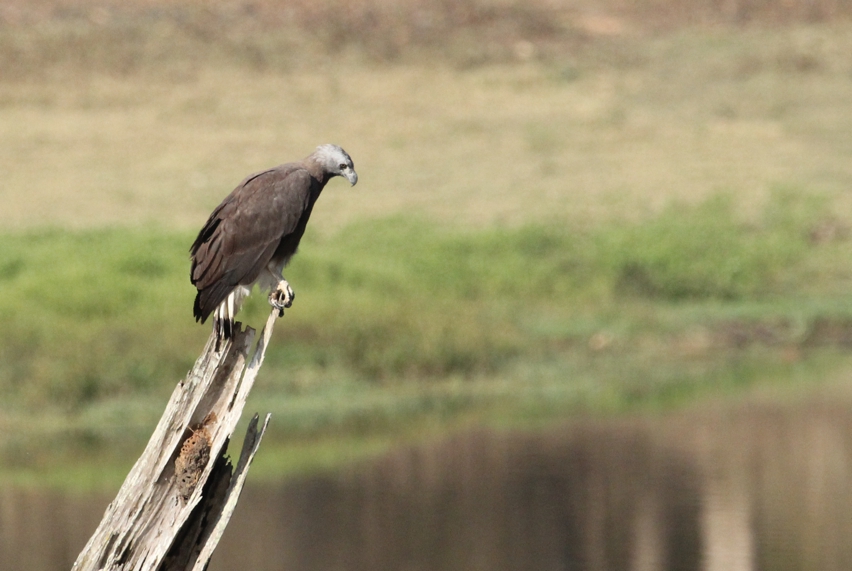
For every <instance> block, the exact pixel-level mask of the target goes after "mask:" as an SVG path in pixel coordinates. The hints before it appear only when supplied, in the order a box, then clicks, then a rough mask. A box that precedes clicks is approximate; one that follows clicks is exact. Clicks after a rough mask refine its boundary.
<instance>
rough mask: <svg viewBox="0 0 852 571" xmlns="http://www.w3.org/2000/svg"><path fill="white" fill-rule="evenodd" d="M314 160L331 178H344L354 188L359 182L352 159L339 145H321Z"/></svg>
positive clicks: (315, 152)
mask: <svg viewBox="0 0 852 571" xmlns="http://www.w3.org/2000/svg"><path fill="white" fill-rule="evenodd" d="M314 158H315V160H316V161H317V162H318V163H319V164H320V165H322V167H323V169H324V170H325V172H327V173H328V174H329V176H342V177H344V178H345V179H346V180H348V181H349V184H351V185H352V186H355V183H356V182H358V173H356V172H355V165H354V164H353V163H352V157H350V156H349V154H348V153H347V152H346V151H344V150H343V149H341V148H340V147H338V146H337V145H320V146H319V147H317V150H316V151H314Z"/></svg>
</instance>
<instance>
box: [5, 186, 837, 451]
mask: <svg viewBox="0 0 852 571" xmlns="http://www.w3.org/2000/svg"><path fill="white" fill-rule="evenodd" d="M821 220H822V218H821V217H820V216H819V210H818V209H816V208H813V207H809V208H804V207H802V205H798V204H797V203H796V202H795V201H793V200H791V199H790V198H789V197H787V198H777V199H776V200H774V201H773V202H771V203H770V205H769V207H767V208H766V209H765V212H764V214H763V215H762V216H761V217H758V219H757V220H754V219H752V220H749V221H742V220H738V219H737V217H736V216H735V214H734V213H733V212H732V209H731V206H730V204H729V202H727V201H726V200H722V199H714V200H711V201H709V202H707V203H705V204H700V205H698V206H694V207H685V206H684V207H680V208H672V209H669V210H668V211H666V212H664V213H663V214H661V215H660V216H658V217H656V218H654V219H651V220H649V221H646V222H644V223H639V224H635V225H627V226H624V225H614V226H602V227H599V228H598V229H596V230H594V231H584V232H577V231H572V230H570V229H567V228H564V227H557V226H526V227H521V228H516V229H502V230H500V229H487V230H476V231H457V230H456V231H454V230H447V229H439V228H438V227H436V226H434V225H431V224H429V223H427V222H425V221H423V220H419V221H412V220H403V219H399V218H396V219H389V220H384V221H374V222H370V223H367V222H364V223H361V224H356V225H353V226H351V227H349V228H347V229H346V230H344V231H342V232H340V233H339V234H337V235H336V236H333V237H325V238H317V237H316V236H315V235H311V237H310V238H308V239H307V242H306V243H305V245H304V247H303V250H305V253H304V254H303V255H301V256H299V257H298V258H297V259H296V261H295V262H294V263H293V265H292V267H291V268H290V270H289V272H288V274H287V275H288V278H289V279H290V280H291V281H292V283H293V284H294V285H295V287H296V289H297V290H298V292H299V297H298V302H297V304H296V307H294V308H293V309H291V310H290V311H289V312H288V313H287V315H286V317H285V320H284V323H283V324H282V327H279V329H278V331H277V332H276V334H277V335H278V337H279V338H278V339H277V340H276V341H275V342H274V343H273V347H272V353H271V354H270V356H269V359H268V362H267V365H266V367H265V369H264V374H263V375H262V376H263V377H265V379H264V380H263V382H262V383H261V385H260V386H259V387H258V392H259V393H260V394H261V395H262V397H261V398H262V399H263V401H264V403H263V405H260V404H259V405H258V406H264V407H268V406H271V407H272V408H275V409H278V410H281V411H282V412H286V414H285V415H282V417H279V418H278V419H277V422H278V424H279V426H281V427H286V428H287V430H288V431H289V432H291V433H293V432H295V433H302V434H306V435H307V434H320V433H326V434H328V433H335V432H337V431H340V430H343V431H345V432H347V433H355V434H365V433H369V432H373V431H375V430H379V431H384V430H388V429H393V427H396V426H401V425H403V424H406V423H407V422H408V421H410V420H411V419H414V418H418V417H437V418H443V419H445V420H447V419H452V418H455V417H460V416H464V415H466V414H469V413H470V412H471V411H474V410H481V409H488V408H491V407H494V406H497V407H498V408H500V407H502V406H503V405H501V403H509V402H512V403H514V405H516V406H517V410H520V411H524V410H525V411H527V412H521V413H520V414H522V415H523V414H531V415H533V416H535V415H537V414H540V413H542V412H546V411H550V413H557V414H558V411H559V410H565V407H569V408H572V407H576V406H581V407H583V408H587V407H591V408H593V409H609V408H611V407H613V406H615V407H617V408H620V407H622V406H634V405H636V404H641V403H649V402H652V403H654V402H656V403H664V402H667V401H670V400H671V399H672V398H674V399H680V398H682V397H683V396H686V395H689V394H691V393H693V392H694V391H695V390H697V389H702V387H704V386H708V384H709V385H712V384H721V385H722V386H728V387H735V386H739V385H742V384H743V383H749V382H751V381H750V380H749V379H754V378H756V377H758V376H760V375H763V374H765V373H766V371H767V370H769V369H777V366H778V365H783V363H784V362H788V361H790V360H791V359H792V360H799V359H801V358H802V357H803V356H804V357H806V355H803V354H802V352H806V351H811V350H823V349H820V348H824V347H832V346H843V345H846V344H847V342H848V339H849V338H850V334H849V328H848V327H847V326H846V324H847V323H849V322H850V321H849V319H850V308H848V307H846V298H845V297H844V296H842V295H841V296H837V295H832V294H831V292H832V291H833V290H835V289H837V285H838V284H837V280H838V279H844V278H843V275H845V274H838V273H837V271H836V268H837V267H841V266H843V264H844V258H843V256H844V249H845V246H846V245H845V241H844V239H840V240H834V241H830V242H823V241H814V240H813V239H812V237H813V235H814V234H813V231H812V230H813V228H820V227H822V226H824V223H821V222H820V221H821ZM843 235H845V234H843ZM0 241H1V242H2V247H0V252H3V258H2V259H0V266H2V267H6V266H9V265H10V264H14V266H15V267H16V268H17V269H16V270H15V272H13V273H12V272H10V273H9V276H8V277H6V278H5V281H4V295H3V297H2V300H0V316H2V318H3V322H4V323H5V324H6V325H7V326H6V327H5V328H4V329H3V331H2V333H0V336H2V340H0V347H1V348H2V349H0V351H2V356H0V390H2V394H3V400H4V402H5V403H6V407H7V410H12V408H13V407H23V408H24V409H33V408H34V407H36V406H38V407H41V406H45V405H47V406H49V407H56V406H60V407H62V408H64V409H66V410H69V407H71V409H70V410H76V411H77V412H76V413H75V415H77V416H78V417H79V415H80V414H83V417H85V416H87V415H90V414H94V413H91V412H85V411H87V410H92V411H93V410H103V404H94V403H104V402H113V403H120V402H121V401H122V400H123V399H125V398H126V399H130V398H131V395H132V398H133V399H134V400H136V399H142V400H143V401H144V400H145V399H146V398H148V397H146V396H145V395H149V397H150V398H151V402H153V401H154V400H155V399H156V397H157V395H162V394H164V393H165V392H166V391H168V390H170V389H171V388H172V387H173V386H174V382H175V381H176V380H177V379H178V378H180V377H182V375H183V374H184V372H185V371H186V370H187V369H188V368H189V366H190V365H191V363H192V359H194V358H195V356H196V355H197V354H198V352H199V349H200V347H201V346H202V344H203V341H204V339H205V338H206V335H207V333H208V330H209V327H208V326H204V327H201V326H196V325H194V324H193V323H192V321H191V314H190V307H191V300H192V296H193V293H194V292H193V290H192V288H191V286H190V285H189V283H188V280H187V278H186V271H187V265H188V262H187V259H186V251H185V250H186V245H187V244H188V243H189V242H190V241H191V235H190V234H186V233H169V232H162V231H156V230H148V231H143V230H98V231H79V232H70V231H48V232H31V233H26V234H21V235H6V236H3V237H2V238H1V239H0ZM814 260H821V262H820V263H821V265H817V264H815V262H814ZM625 292H627V295H624V294H625ZM791 292H795V298H791V297H790V295H791ZM802 296H807V300H809V301H806V302H801V301H797V300H801V299H802ZM266 311H267V308H266V305H265V300H264V298H263V296H255V297H254V298H252V300H251V301H250V303H249V304H248V306H247V308H246V311H245V313H244V317H245V318H246V319H247V321H248V322H250V323H258V324H259V323H260V322H261V321H262V318H263V316H264V315H265V313H266ZM844 316H845V319H841V318H843V317H844ZM838 358H839V356H838ZM726 379H727V380H726ZM411 381H417V383H416V385H415V384H412V382H411ZM424 382H425V383H426V384H423V383H424ZM105 399H107V400H105ZM116 399H118V400H116ZM93 406H94V408H92V407H93ZM110 406H112V407H115V406H118V407H119V409H120V406H121V405H120V404H112V405H110ZM150 413H151V414H152V415H155V414H156V409H155V408H152V409H151V411H150ZM117 414H119V416H121V414H120V413H117ZM92 418H94V417H92ZM141 418H142V419H144V418H147V417H146V416H145V415H143V416H142V417H141ZM102 420H103V418H101V419H100V420H99V421H97V422H96V424H98V425H100V424H101V421H102ZM107 424H109V423H107Z"/></svg>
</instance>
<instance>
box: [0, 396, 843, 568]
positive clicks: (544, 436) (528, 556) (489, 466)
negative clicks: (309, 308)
mask: <svg viewBox="0 0 852 571" xmlns="http://www.w3.org/2000/svg"><path fill="white" fill-rule="evenodd" d="M850 411H852V408H849V407H848V406H846V405H845V403H821V404H819V403H818V404H808V405H799V406H795V407H794V406H787V407H780V406H772V405H749V406H743V407H740V408H736V409H733V410H732V409H721V408H720V409H714V410H704V411H701V412H692V413H683V414H679V415H677V416H675V417H670V418H666V419H658V420H649V419H629V420H617V421H609V422H603V421H576V422H573V423H569V424H566V425H563V426H559V427H557V428H553V429H550V430H546V431H541V432H535V433H503V432H495V431H488V430H475V431H471V432H468V433H464V434H459V435H456V436H453V437H450V438H448V439H446V440H443V441H441V442H437V443H433V444H430V445H424V446H416V447H406V448H403V449H399V450H395V451H392V452H391V453H389V454H386V455H384V456H382V457H381V458H378V459H375V460H371V461H369V462H365V463H363V464H361V465H357V466H352V467H349V468H347V469H345V470H343V471H340V472H335V473H327V474H321V475H315V476H311V477H305V478H301V479H296V480H291V481H287V482H284V483H281V484H280V485H258V486H253V487H249V488H248V489H247V490H246V491H245V492H244V494H243V497H242V499H241V501H240V504H239V507H238V509H237V512H236V513H235V515H234V518H233V520H232V521H231V524H230V526H229V529H228V532H227V533H226V535H225V537H224V538H223V540H222V543H221V544H220V547H219V549H218V550H217V552H216V554H215V555H214V558H213V562H212V565H211V567H210V569H211V571H226V570H242V569H251V570H253V571H264V570H283V569H287V570H300V571H310V570H323V571H334V570H343V569H347V570H362V569H363V570H370V571H383V570H395V571H397V570H399V571H401V570H411V571H414V570H435V571H441V570H447V571H449V570H465V571H476V570H490V571H499V570H504V569H505V570H509V569H512V570H523V569H530V570H622V569H623V570H630V571H645V570H662V569H671V570H692V569H695V570H706V571H722V570H724V571H750V570H773V571H775V570H781V571H783V570H787V569H790V570H793V569H795V570H802V571H806V570H814V571H817V570H819V571H831V570H841V569H842V570H848V569H852V540H850V538H852V414H850ZM261 453H262V448H261ZM249 479H251V476H249ZM110 499H111V498H110V497H105V496H97V497H74V496H68V495H63V494H59V493H55V492H43V491H42V492H34V491H24V490H14V489H11V490H10V489H7V490H2V491H0V569H2V570H4V571H5V570H10V571H11V570H21V571H36V570H54V569H67V568H69V567H70V565H71V563H72V562H73V559H74V558H75V556H76V554H77V553H78V551H79V550H80V548H81V547H82V545H83V544H84V543H85V541H86V539H87V537H88V535H89V534H90V533H91V531H92V530H93V529H94V527H95V526H96V525H97V522H98V520H99V518H100V516H101V514H102V511H103V509H104V507H105V506H106V504H107V503H108V502H109V500H110Z"/></svg>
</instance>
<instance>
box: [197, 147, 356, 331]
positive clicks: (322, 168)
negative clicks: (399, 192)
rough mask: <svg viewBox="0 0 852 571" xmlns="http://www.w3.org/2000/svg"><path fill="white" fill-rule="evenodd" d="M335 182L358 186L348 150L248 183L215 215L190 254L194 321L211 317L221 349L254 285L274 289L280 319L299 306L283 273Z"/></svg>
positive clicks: (323, 152)
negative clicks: (335, 179)
mask: <svg viewBox="0 0 852 571" xmlns="http://www.w3.org/2000/svg"><path fill="white" fill-rule="evenodd" d="M336 176H342V177H345V178H346V180H348V181H349V183H350V184H351V185H352V186H354V185H355V183H356V182H358V174H357V173H356V172H355V166H354V164H353V163H352V159H351V158H350V157H349V155H348V154H347V153H346V151H344V150H343V149H341V148H340V147H338V146H337V145H320V146H319V147H317V148H316V150H315V151H314V152H313V153H311V154H310V155H309V156H308V157H307V158H305V159H304V160H302V161H300V162H295V163H286V164H283V165H280V166H277V167H274V168H271V169H268V170H265V171H261V172H258V173H255V174H253V175H250V176H248V177H247V178H246V179H245V180H243V181H242V182H241V183H240V184H239V185H237V188H235V189H234V190H233V192H231V194H229V195H228V196H227V197H225V200H223V201H222V203H221V204H220V205H219V206H217V207H216V208H215V210H213V213H212V214H210V217H209V218H208V219H207V223H206V224H204V227H203V228H202V229H201V232H199V233H198V237H197V238H196V239H195V242H194V243H193V244H192V247H191V248H190V250H189V252H190V255H191V257H192V269H191V271H190V279H191V280H192V285H194V286H195V287H196V288H197V289H198V294H197V295H196V296H195V306H194V307H193V313H194V314H195V320H196V321H201V322H202V323H204V322H205V321H206V320H207V318H208V317H210V314H211V313H212V314H213V330H214V331H215V333H216V340H217V348H218V346H219V342H220V341H221V340H223V339H229V338H231V336H232V335H233V332H234V316H235V315H236V313H237V311H239V309H240V305H241V303H242V301H243V299H245V297H246V296H247V295H248V294H249V293H250V292H251V288H252V286H253V285H254V284H258V285H259V286H260V287H261V289H267V290H269V292H270V293H269V304H270V305H271V306H272V307H274V308H276V309H278V310H279V315H282V314H283V312H284V308H286V307H290V305H291V304H292V303H293V297H294V293H293V288H291V287H290V284H289V283H287V280H285V279H284V276H283V275H282V274H281V272H282V270H283V269H284V266H286V265H287V262H289V261H290V258H291V257H292V256H293V254H295V253H296V249H297V248H298V247H299V241H300V240H301V239H302V234H304V233H305V227H306V226H307V224H308V218H310V216H311V210H312V209H313V207H314V203H315V202H316V200H317V198H319V195H320V192H322V189H323V187H325V185H326V183H327V182H328V181H329V180H330V179H331V178H333V177H336Z"/></svg>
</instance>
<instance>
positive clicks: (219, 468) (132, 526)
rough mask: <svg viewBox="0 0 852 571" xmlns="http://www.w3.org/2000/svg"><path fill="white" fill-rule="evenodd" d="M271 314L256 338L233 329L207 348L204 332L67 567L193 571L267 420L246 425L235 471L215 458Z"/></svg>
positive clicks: (244, 393) (221, 524)
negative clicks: (190, 363) (198, 351)
mask: <svg viewBox="0 0 852 571" xmlns="http://www.w3.org/2000/svg"><path fill="white" fill-rule="evenodd" d="M277 316H278V311H277V310H273V311H272V313H271V314H270V316H269V319H268V320H267V321H266V326H265V327H264V328H263V331H262V332H261V335H260V340H259V341H258V342H257V347H256V349H255V352H254V355H253V356H252V358H251V361H250V362H248V363H247V355H248V352H249V349H250V347H251V343H252V340H253V339H254V336H255V331H254V329H252V328H250V327H247V328H246V329H245V331H243V330H242V328H241V327H240V326H239V325H238V326H237V327H236V328H235V329H236V331H235V333H234V337H233V339H231V340H230V341H228V342H225V343H223V344H222V347H221V350H220V351H216V350H215V347H216V342H215V337H214V335H211V336H210V339H209V340H208V341H207V346H206V347H205V349H204V353H203V354H202V355H201V356H200V357H199V358H198V360H197V361H196V362H195V366H194V367H193V368H192V370H191V371H190V372H189V374H188V375H187V377H186V379H184V380H183V381H181V382H180V383H178V386H177V387H176V388H175V390H174V392H173V393H172V397H171V399H170V400H169V404H168V406H167V407H166V410H165V412H164V413H163V416H162V418H161V419H160V422H159V424H158V425H157V428H156V430H155V431H154V434H153V435H152V436H151V439H150V440H149V441H148V445H147V447H146V448H145V451H144V452H143V453H142V456H141V457H140V458H139V460H137V461H136V464H135V465H134V466H133V469H132V470H131V471H130V474H128V476H127V478H126V479H125V481H124V484H123V485H122V486H121V489H120V490H119V492H118V495H117V496H116V498H115V500H113V502H112V503H111V504H110V505H109V507H107V509H106V513H104V517H103V519H102V520H101V523H100V525H99V526H98V528H97V530H96V531H95V533H94V535H92V537H91V538H90V539H89V542H88V543H87V544H86V547H85V548H84V549H83V551H82V553H80V555H79V556H78V557H77V561H76V562H75V563H74V567H73V568H72V571H94V570H101V569H104V570H107V569H108V570H121V571H142V570H150V571H157V570H159V571H178V570H180V571H184V570H194V571H201V570H203V569H205V568H206V566H207V563H208V562H209V560H210V557H211V556H212V554H213V550H214V549H215V548H216V545H217V544H218V542H219V539H220V538H221V536H222V533H223V532H224V530H225V526H226V525H227V524H228V520H229V519H230V517H231V514H232V513H233V511H234V508H235V507H236V505H237V500H238V499H239V495H240V492H241V491H242V488H243V484H244V483H245V478H246V475H247V473H248V468H249V465H250V464H251V461H252V458H254V454H255V452H256V451H257V447H258V446H259V445H260V441H261V438H263V434H264V432H265V430H266V426H267V424H268V423H269V416H270V415H268V414H267V415H266V419H265V420H264V422H263V425H262V426H261V427H260V428H258V417H257V415H255V416H254V418H253V419H252V420H251V422H250V424H249V427H248V430H247V432H246V436H245V441H244V443H243V448H242V453H241V454H240V459H239V462H238V463H237V466H236V469H234V468H233V467H232V466H231V463H230V461H229V460H228V459H227V458H226V457H225V453H226V451H227V448H228V443H229V442H230V439H231V435H232V434H233V432H234V429H235V428H236V425H237V422H238V421H239V419H240V416H241V414H242V411H243V407H244V406H245V402H246V398H247V397H248V395H249V392H250V391H251V388H252V386H253V385H254V380H255V378H256V377H257V372H258V370H260V366H261V365H262V363H263V356H264V354H265V352H266V347H267V345H268V344H269V339H270V337H271V336H272V328H273V325H274V323H275V319H276V317H277Z"/></svg>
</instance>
